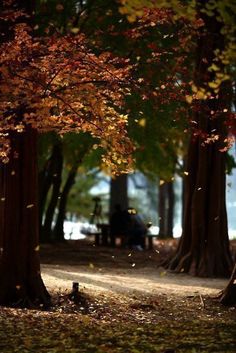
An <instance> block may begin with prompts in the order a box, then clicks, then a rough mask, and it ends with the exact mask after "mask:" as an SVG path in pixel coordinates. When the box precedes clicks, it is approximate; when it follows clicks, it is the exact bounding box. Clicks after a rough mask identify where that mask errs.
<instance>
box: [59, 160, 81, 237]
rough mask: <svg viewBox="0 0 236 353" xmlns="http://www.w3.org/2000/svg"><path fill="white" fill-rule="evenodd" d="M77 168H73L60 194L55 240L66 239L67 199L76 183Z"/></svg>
mask: <svg viewBox="0 0 236 353" xmlns="http://www.w3.org/2000/svg"><path fill="white" fill-rule="evenodd" d="M77 169H78V167H77V166H76V167H75V166H74V167H72V168H71V170H70V172H69V174H68V177H67V180H66V182H65V185H64V188H63V190H62V193H61V195H60V200H59V207H58V215H57V220H56V225H55V227H54V230H53V240H55V241H57V242H63V241H64V240H65V238H64V228H63V225H64V220H65V215H66V203H67V199H68V195H69V192H70V190H71V187H72V186H73V185H74V183H75V177H76V172H77Z"/></svg>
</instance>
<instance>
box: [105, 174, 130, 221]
mask: <svg viewBox="0 0 236 353" xmlns="http://www.w3.org/2000/svg"><path fill="white" fill-rule="evenodd" d="M117 204H119V205H120V206H121V209H122V210H125V209H127V208H128V207H129V201H128V176H127V174H121V175H119V176H117V177H116V178H112V179H111V181H110V209H109V213H110V217H111V215H112V214H113V212H114V211H115V206H116V205H117Z"/></svg>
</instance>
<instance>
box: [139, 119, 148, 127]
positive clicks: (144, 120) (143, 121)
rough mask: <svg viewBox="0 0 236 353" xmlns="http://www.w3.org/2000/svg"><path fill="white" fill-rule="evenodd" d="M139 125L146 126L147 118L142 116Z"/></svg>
mask: <svg viewBox="0 0 236 353" xmlns="http://www.w3.org/2000/svg"><path fill="white" fill-rule="evenodd" d="M138 123H139V125H140V126H142V127H145V126H146V119H144V118H142V119H140V120H139V122H138Z"/></svg>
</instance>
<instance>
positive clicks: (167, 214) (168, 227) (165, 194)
mask: <svg viewBox="0 0 236 353" xmlns="http://www.w3.org/2000/svg"><path fill="white" fill-rule="evenodd" d="M158 214H159V235H158V237H159V238H161V239H166V238H173V223H174V185H173V182H166V183H164V184H162V185H159V203H158Z"/></svg>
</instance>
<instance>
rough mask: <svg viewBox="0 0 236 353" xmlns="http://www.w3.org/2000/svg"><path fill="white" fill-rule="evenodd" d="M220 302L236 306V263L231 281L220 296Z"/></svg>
mask: <svg viewBox="0 0 236 353" xmlns="http://www.w3.org/2000/svg"><path fill="white" fill-rule="evenodd" d="M220 302H221V303H222V304H224V305H228V306H233V305H236V263H235V264H234V269H233V271H232V274H231V277H230V280H229V282H228V284H227V286H226V288H225V289H224V290H223V292H222V293H221V295H220Z"/></svg>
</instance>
